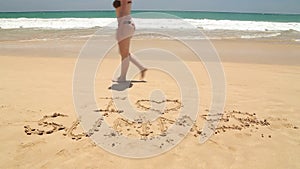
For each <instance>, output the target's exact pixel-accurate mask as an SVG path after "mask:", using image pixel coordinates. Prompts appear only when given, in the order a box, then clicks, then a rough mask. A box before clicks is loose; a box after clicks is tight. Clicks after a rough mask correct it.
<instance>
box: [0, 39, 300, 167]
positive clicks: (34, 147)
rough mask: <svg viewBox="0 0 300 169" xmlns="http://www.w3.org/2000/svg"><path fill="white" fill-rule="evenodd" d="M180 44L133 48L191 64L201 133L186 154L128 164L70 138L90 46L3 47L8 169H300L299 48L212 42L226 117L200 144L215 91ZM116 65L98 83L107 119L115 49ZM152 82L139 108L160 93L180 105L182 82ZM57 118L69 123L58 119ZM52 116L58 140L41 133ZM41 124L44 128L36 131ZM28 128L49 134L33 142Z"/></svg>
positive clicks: (138, 92)
mask: <svg viewBox="0 0 300 169" xmlns="http://www.w3.org/2000/svg"><path fill="white" fill-rule="evenodd" d="M173 43H175V42H172V41H167V40H151V41H145V42H140V41H138V40H135V41H134V42H133V47H132V48H133V50H137V49H139V48H143V47H145V46H147V45H149V44H153V45H154V44H155V45H157V46H163V47H164V48H169V49H172V50H174V51H175V54H178V55H180V56H181V55H183V56H185V57H186V58H184V61H185V62H186V64H187V65H188V66H189V67H190V69H191V70H192V71H193V73H194V74H195V77H196V81H197V83H198V88H199V93H200V98H201V100H200V102H199V106H200V110H199V113H198V118H197V121H196V124H195V125H197V126H198V128H195V127H194V128H193V130H192V131H191V132H190V133H189V134H188V135H187V137H186V138H185V139H184V140H183V141H182V142H181V143H180V144H178V145H177V146H176V147H174V148H173V149H171V150H170V151H168V152H166V153H163V154H161V155H159V156H156V157H152V158H147V159H129V158H123V157H119V156H116V155H113V154H111V153H109V152H107V151H105V150H103V149H102V148H100V147H99V146H96V145H95V144H94V143H93V141H92V140H91V139H90V138H89V137H85V136H81V135H80V134H79V135H78V133H81V132H82V130H81V129H80V127H79V126H78V129H74V130H73V131H72V130H70V129H73V128H74V127H75V126H76V120H77V114H76V112H75V109H74V104H73V96H72V80H73V72H74V69H75V65H76V59H77V58H76V57H77V55H78V53H79V51H80V48H81V47H82V45H83V44H84V40H82V41H77V42H74V41H72V40H69V41H67V42H66V41H63V42H62V41H55V40H53V41H38V42H19V41H2V42H1V50H0V82H1V83H0V114H1V118H0V132H1V137H0V143H1V144H0V150H1V153H0V156H1V158H0V159H1V160H0V168H109V169H114V168H116V169H117V168H130V169H135V168H145V169H147V168H149V169H150V168H160V169H163V168H172V169H176V168H178V169H181V168H186V169H187V168H191V169H192V168H197V169H200V168H205V169H206V168H209V169H216V168H232V169H233V168H300V129H299V127H300V114H299V111H300V105H299V98H300V58H299V53H300V46H299V44H297V43H288V42H274V41H257V40H215V41H213V42H212V44H213V45H214V46H215V48H216V50H217V51H218V52H219V56H220V58H221V60H222V64H223V68H224V73H225V76H226V102H225V108H224V110H225V111H226V112H225V113H224V116H223V119H222V120H221V122H220V124H219V128H218V130H217V131H216V134H215V135H213V136H212V137H211V138H210V139H209V140H208V141H207V142H205V143H204V144H200V143H199V133H197V130H198V129H199V128H200V129H201V127H202V125H203V124H204V122H205V118H206V116H205V115H206V114H207V113H208V112H207V111H208V110H209V108H210V99H211V96H210V94H211V93H210V90H211V84H210V81H209V77H208V75H207V73H206V71H205V69H204V67H203V65H202V64H201V62H199V61H195V60H193V59H190V58H189V57H188V56H189V55H192V53H189V52H188V51H184V50H180V48H178V47H176V45H174V44H173ZM62 44H68V45H67V46H63V45H62ZM155 45H154V46H155ZM110 55H111V57H108V59H105V60H104V61H103V64H101V65H102V66H101V70H102V71H99V73H98V74H97V76H96V79H95V89H96V90H95V91H96V100H97V103H98V104H99V109H101V108H102V109H105V107H103V106H104V105H107V103H108V102H109V101H110V99H109V98H108V99H105V97H111V90H109V89H108V88H109V87H110V86H111V85H112V82H111V79H112V73H113V72H114V71H115V69H116V67H117V66H118V64H119V56H118V55H117V49H113V50H112V52H111V53H110ZM191 58H192V57H191ZM160 62H169V61H165V60H162V61H160ZM162 77H163V78H162ZM136 79H138V77H136ZM146 80H147V82H146V83H134V84H133V86H132V87H131V88H130V89H128V91H129V97H130V99H131V100H132V101H133V103H135V102H136V101H138V100H143V99H149V96H150V94H151V91H153V90H155V89H161V90H163V91H164V92H165V94H166V96H167V98H168V99H180V93H179V90H178V87H177V85H176V82H175V81H174V80H172V79H171V78H170V77H169V76H168V75H166V74H163V73H162V72H160V71H155V70H149V71H148V72H147V76H146ZM101 98H102V99H101ZM103 98H104V99H103ZM179 101H180V100H179ZM148 104H149V103H148ZM55 112H56V113H60V114H63V115H67V116H60V114H58V115H57V114H56V115H54V116H53V117H51V115H53V114H54V113H55ZM99 113H103V112H99ZM174 113H176V111H175V112H174ZM45 115H48V116H50V117H48V118H47V119H46V120H44V122H45V121H47V122H48V123H50V122H51V121H52V122H54V123H56V124H57V126H58V127H61V130H59V129H58V128H56V130H55V131H53V133H51V130H52V127H51V126H55V124H53V123H52V124H48V125H45V123H42V122H43V121H42V120H43V119H42V118H43V117H44V116H45ZM55 116H57V117H55ZM108 116H109V115H108ZM41 119H42V120H41ZM39 122H41V124H44V125H45V126H46V127H43V126H42V125H38V123H39ZM112 122H113V119H112ZM245 122H246V123H247V124H248V125H247V124H246V123H245ZM59 124H60V125H59ZM24 126H25V127H27V130H26V128H24ZM226 126H227V128H226ZM236 126H239V127H236ZM241 126H242V127H241ZM29 127H30V128H32V129H33V128H35V129H40V130H45V131H49V130H50V132H49V134H46V133H44V134H43V135H38V134H37V132H31V134H30V135H28V133H30V132H29V131H28V128H29ZM122 127H123V128H122ZM230 127H231V128H230ZM118 129H119V132H123V134H128V133H126V131H125V130H122V129H125V126H124V125H123V126H122V124H120V125H119V128H118ZM25 131H27V133H26V132H25ZM156 132H158V131H156ZM136 136H138V134H137V135H136Z"/></svg>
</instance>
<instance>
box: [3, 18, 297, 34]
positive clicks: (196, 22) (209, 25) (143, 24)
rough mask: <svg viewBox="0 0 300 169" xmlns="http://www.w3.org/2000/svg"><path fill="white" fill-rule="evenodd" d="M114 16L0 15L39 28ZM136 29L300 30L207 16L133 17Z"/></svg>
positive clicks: (87, 24) (89, 24)
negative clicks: (15, 17) (34, 16)
mask: <svg viewBox="0 0 300 169" xmlns="http://www.w3.org/2000/svg"><path fill="white" fill-rule="evenodd" d="M115 21H116V19H115V18H59V19H39V18H17V19H0V28H1V29H17V28H39V29H86V28H94V27H106V26H108V27H112V28H116V26H117V24H116V22H115ZM135 22H136V25H137V28H139V29H188V28H193V27H197V28H200V29H203V30H237V31H287V30H295V31H298V32H300V23H298V22H286V23H284V22H261V21H233V20H209V19H183V20H176V19H140V18H136V19H135Z"/></svg>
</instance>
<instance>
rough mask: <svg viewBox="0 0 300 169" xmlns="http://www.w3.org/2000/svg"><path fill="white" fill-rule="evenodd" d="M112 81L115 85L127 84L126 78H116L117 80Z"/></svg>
mask: <svg viewBox="0 0 300 169" xmlns="http://www.w3.org/2000/svg"><path fill="white" fill-rule="evenodd" d="M112 81H113V82H117V83H122V82H127V80H126V78H123V77H118V78H117V79H113V80H112Z"/></svg>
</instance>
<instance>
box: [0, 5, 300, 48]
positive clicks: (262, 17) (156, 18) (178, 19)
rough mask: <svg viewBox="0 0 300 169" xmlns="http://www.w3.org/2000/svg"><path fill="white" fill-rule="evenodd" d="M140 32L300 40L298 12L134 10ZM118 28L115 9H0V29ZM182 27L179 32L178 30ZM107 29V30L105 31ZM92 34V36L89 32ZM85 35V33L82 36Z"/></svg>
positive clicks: (180, 36)
mask: <svg viewBox="0 0 300 169" xmlns="http://www.w3.org/2000/svg"><path fill="white" fill-rule="evenodd" d="M133 17H134V21H135V23H136V27H137V31H140V32H142V31H143V30H147V31H149V32H151V30H160V31H161V32H173V34H176V35H177V36H178V38H186V39H197V38H203V36H196V35H195V32H194V31H191V29H193V30H197V31H201V32H202V33H203V34H204V35H205V36H206V37H208V38H210V39H239V38H240V39H277V40H288V41H295V42H299V40H300V15H299V14H251V13H224V12H198V11H133ZM116 27H117V24H116V18H115V13H114V11H55V12H4V13H1V12H0V28H1V30H0V32H1V31H2V32H3V31H10V32H11V31H12V30H14V31H16V30H18V31H22V30H23V31H28V30H29V31H30V30H36V31H41V30H48V31H49V30H60V31H61V30H63V31H66V30H72V31H74V30H77V31H79V32H80V31H84V30H87V29H99V30H100V31H101V29H104V28H110V29H111V30H115V28H116ZM179 30H180V31H179ZM103 32H104V31H103ZM87 36H91V35H87ZM81 37H82V36H81Z"/></svg>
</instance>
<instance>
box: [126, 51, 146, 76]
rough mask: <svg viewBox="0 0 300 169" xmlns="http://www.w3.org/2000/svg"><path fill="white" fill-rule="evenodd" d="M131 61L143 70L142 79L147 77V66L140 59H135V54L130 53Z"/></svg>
mask: <svg viewBox="0 0 300 169" xmlns="http://www.w3.org/2000/svg"><path fill="white" fill-rule="evenodd" d="M129 57H130V61H131V62H132V63H133V64H134V65H135V66H136V67H137V68H138V69H140V71H141V79H143V78H144V77H145V74H146V71H147V68H145V67H144V66H143V65H142V64H141V63H140V62H139V61H138V60H136V59H135V57H134V55H132V54H131V53H130V54H129Z"/></svg>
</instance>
